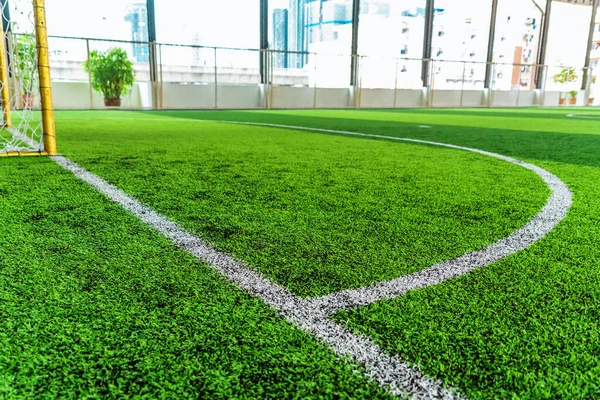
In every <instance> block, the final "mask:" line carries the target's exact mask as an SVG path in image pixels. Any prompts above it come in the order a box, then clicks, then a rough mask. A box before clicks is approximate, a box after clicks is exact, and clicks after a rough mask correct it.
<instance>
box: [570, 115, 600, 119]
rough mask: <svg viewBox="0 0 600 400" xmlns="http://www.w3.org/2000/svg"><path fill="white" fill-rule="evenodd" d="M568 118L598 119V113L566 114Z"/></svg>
mask: <svg viewBox="0 0 600 400" xmlns="http://www.w3.org/2000/svg"><path fill="white" fill-rule="evenodd" d="M567 117H568V118H581V119H600V115H577V114H567Z"/></svg>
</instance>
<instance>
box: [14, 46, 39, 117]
mask: <svg viewBox="0 0 600 400" xmlns="http://www.w3.org/2000/svg"><path fill="white" fill-rule="evenodd" d="M13 46H14V53H13V54H14V62H15V76H16V78H17V79H18V81H19V87H20V90H21V104H22V106H23V108H24V109H31V108H33V103H34V101H35V96H34V91H33V86H34V84H35V77H36V74H35V70H36V68H37V63H36V59H37V57H36V51H37V50H36V47H35V37H34V36H33V35H30V34H23V35H18V36H16V39H15V42H14V45H13Z"/></svg>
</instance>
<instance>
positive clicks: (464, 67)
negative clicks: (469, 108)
mask: <svg viewBox="0 0 600 400" xmlns="http://www.w3.org/2000/svg"><path fill="white" fill-rule="evenodd" d="M462 65H463V72H462V80H461V85H460V106H461V107H462V106H463V99H464V97H465V72H466V71H467V63H466V62H465V61H463V63H462Z"/></svg>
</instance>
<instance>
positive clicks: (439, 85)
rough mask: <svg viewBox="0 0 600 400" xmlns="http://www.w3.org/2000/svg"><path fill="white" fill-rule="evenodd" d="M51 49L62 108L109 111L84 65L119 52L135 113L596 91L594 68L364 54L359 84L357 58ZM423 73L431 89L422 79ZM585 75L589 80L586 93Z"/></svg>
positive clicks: (552, 99) (481, 102) (470, 102)
mask: <svg viewBox="0 0 600 400" xmlns="http://www.w3.org/2000/svg"><path fill="white" fill-rule="evenodd" d="M50 47H51V49H52V52H51V68H52V78H53V85H54V97H55V106H56V108H77V109H96V108H104V104H103V99H102V96H101V95H100V94H99V93H95V92H94V91H93V89H92V87H91V81H92V78H91V74H88V73H86V72H84V68H83V65H84V63H86V62H89V57H90V52H91V51H93V50H100V51H104V50H108V49H110V48H112V47H121V48H123V49H124V50H126V51H127V53H128V55H129V57H130V59H131V60H132V61H133V62H134V69H135V75H136V85H135V86H134V87H133V88H132V90H131V91H130V92H129V93H128V94H127V95H126V96H125V97H124V98H123V103H122V107H123V108H130V109H146V108H157V109H182V108H189V109H209V108H210V109H215V108H217V109H218V108H345V107H350V108H372V107H386V108H394V107H494V106H515V107H519V106H541V105H559V103H560V104H562V103H563V101H562V100H561V99H566V100H565V101H564V104H566V105H568V104H569V103H570V102H571V103H572V101H569V96H570V97H571V98H573V97H574V98H575V99H576V102H577V104H579V105H587V104H588V103H589V100H590V99H591V100H592V102H593V101H594V91H595V90H594V87H595V85H594V84H593V82H594V81H595V77H594V71H593V70H592V69H586V68H580V67H571V66H545V65H534V64H510V63H491V64H487V63H485V62H473V61H456V60H441V59H432V60H429V59H416V58H406V57H382V56H369V55H359V56H354V57H356V59H357V62H356V63H354V65H356V66H357V67H356V68H357V76H358V82H357V84H356V85H355V86H351V85H350V79H351V78H350V75H351V74H350V68H351V65H352V64H353V63H352V62H351V60H352V58H353V56H351V55H349V54H322V53H308V52H306V53H304V52H289V51H282V50H258V49H243V48H223V47H206V46H198V45H181V44H168V43H157V44H150V43H145V42H132V41H116V40H104V39H95V38H74V37H51V38H50ZM152 48H154V49H155V51H154V52H152V51H151V49H152ZM152 54H154V57H156V65H157V66H158V67H157V71H156V73H155V79H154V80H152V79H151V76H152V73H151V68H150V63H149V61H150V57H151V56H152ZM261 60H262V62H261ZM299 60H301V62H299ZM298 65H301V66H302V67H300V68H298V67H296V66H298ZM424 67H425V68H428V69H429V72H430V74H428V76H429V77H430V78H429V81H428V82H423V81H422V78H421V76H422V70H423V68H424ZM565 69H567V70H569V71H571V70H572V73H571V74H570V75H569V79H567V80H564V79H561V73H563V72H564V71H565ZM563 75H564V74H563ZM586 75H587V76H589V77H590V78H591V79H587V80H586V81H587V85H586V86H585V87H583V77H584V76H586ZM569 93H570V94H569Z"/></svg>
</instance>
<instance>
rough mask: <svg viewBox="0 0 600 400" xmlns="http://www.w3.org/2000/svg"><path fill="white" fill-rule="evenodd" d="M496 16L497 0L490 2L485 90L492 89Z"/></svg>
mask: <svg viewBox="0 0 600 400" xmlns="http://www.w3.org/2000/svg"><path fill="white" fill-rule="evenodd" d="M497 15H498V0H492V12H491V15H490V33H489V35H488V51H487V59H486V65H485V86H484V87H485V89H489V88H490V87H492V79H493V75H492V62H493V61H494V44H495V42H496V19H497Z"/></svg>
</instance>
